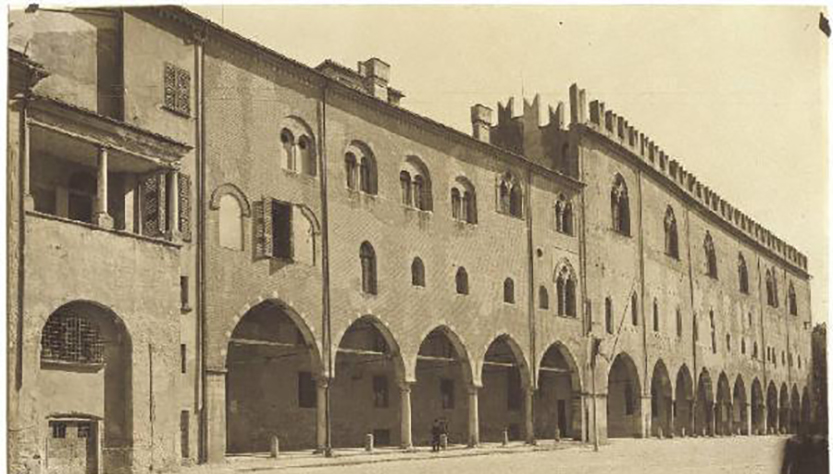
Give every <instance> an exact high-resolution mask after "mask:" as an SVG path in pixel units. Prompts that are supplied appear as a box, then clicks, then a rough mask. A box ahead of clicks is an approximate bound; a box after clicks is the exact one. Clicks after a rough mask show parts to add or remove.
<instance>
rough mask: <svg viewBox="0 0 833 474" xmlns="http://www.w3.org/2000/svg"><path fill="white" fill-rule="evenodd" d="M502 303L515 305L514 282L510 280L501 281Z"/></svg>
mask: <svg viewBox="0 0 833 474" xmlns="http://www.w3.org/2000/svg"><path fill="white" fill-rule="evenodd" d="M503 302H504V303H512V304H514V303H515V282H514V281H512V279H511V278H507V279H506V280H504V281H503Z"/></svg>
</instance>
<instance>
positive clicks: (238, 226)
mask: <svg viewBox="0 0 833 474" xmlns="http://www.w3.org/2000/svg"><path fill="white" fill-rule="evenodd" d="M217 219H218V221H219V226H218V227H219V233H220V236H219V240H220V247H223V248H227V249H231V250H243V214H242V210H241V209H240V203H239V202H238V201H237V198H236V197H235V196H234V195H232V194H224V195H222V196H221V197H220V212H219V214H218V216H217Z"/></svg>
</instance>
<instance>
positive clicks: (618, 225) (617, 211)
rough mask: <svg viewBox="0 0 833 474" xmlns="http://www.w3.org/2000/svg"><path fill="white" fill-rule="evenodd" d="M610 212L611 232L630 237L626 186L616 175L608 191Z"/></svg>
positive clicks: (620, 177) (620, 176)
mask: <svg viewBox="0 0 833 474" xmlns="http://www.w3.org/2000/svg"><path fill="white" fill-rule="evenodd" d="M610 212H611V215H612V217H613V230H615V231H616V232H618V233H620V234H622V235H628V236H629V235H631V216H630V204H629V202H628V186H627V185H626V184H625V179H624V178H622V175H620V174H617V175H616V178H615V179H614V181H613V188H611V190H610Z"/></svg>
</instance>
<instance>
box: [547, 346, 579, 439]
mask: <svg viewBox="0 0 833 474" xmlns="http://www.w3.org/2000/svg"><path fill="white" fill-rule="evenodd" d="M581 426H582V424H581V382H580V379H579V374H578V368H577V367H576V363H575V359H573V356H572V355H571V354H570V352H569V350H567V348H566V347H564V346H563V345H562V344H559V343H555V344H553V345H551V346H550V347H549V348H548V349H547V352H546V353H545V354H544V357H543V359H541V365H540V367H539V369H538V392H537V393H536V398H535V437H536V439H553V438H554V437H555V435H556V429H557V430H558V434H559V436H560V437H562V438H573V439H576V440H581Z"/></svg>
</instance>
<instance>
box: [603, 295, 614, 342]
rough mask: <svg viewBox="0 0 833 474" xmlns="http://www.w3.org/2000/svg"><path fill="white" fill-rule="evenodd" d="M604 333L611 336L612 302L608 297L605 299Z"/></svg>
mask: <svg viewBox="0 0 833 474" xmlns="http://www.w3.org/2000/svg"><path fill="white" fill-rule="evenodd" d="M605 331H607V333H608V334H613V301H612V300H611V299H610V297H609V296H608V297H607V298H605Z"/></svg>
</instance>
